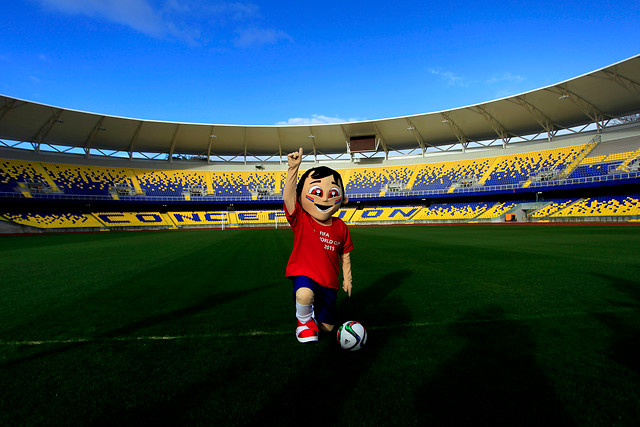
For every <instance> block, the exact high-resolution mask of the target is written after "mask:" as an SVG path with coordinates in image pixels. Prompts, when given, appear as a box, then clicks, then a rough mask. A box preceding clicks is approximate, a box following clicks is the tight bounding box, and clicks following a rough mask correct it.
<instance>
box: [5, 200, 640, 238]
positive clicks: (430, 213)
mask: <svg viewBox="0 0 640 427" xmlns="http://www.w3.org/2000/svg"><path fill="white" fill-rule="evenodd" d="M514 212H518V213H519V216H518V218H524V219H525V220H529V221H534V222H535V221H544V220H550V219H552V220H557V219H560V220H561V219H563V218H564V219H571V218H598V217H624V218H626V219H628V220H629V221H638V220H640V195H637V194H633V195H623V196H598V197H592V198H583V199H554V200H548V201H545V202H539V203H536V204H532V203H530V202H508V203H502V202H473V203H449V204H434V205H431V206H421V205H409V206H393V207H389V206H386V207H364V208H362V209H359V208H356V207H345V208H342V209H340V210H339V211H338V213H337V216H338V217H339V218H342V219H343V220H344V221H345V222H347V223H349V224H356V225H357V224H362V225H365V224H376V223H377V224H411V223H428V222H443V221H453V222H496V221H497V222H500V221H505V220H507V219H508V218H509V217H512V218H513V217H514V216H515V215H514V214H513V213H514ZM510 213H511V214H512V215H510ZM0 221H4V222H8V223H13V224H18V225H24V226H29V227H34V228H39V229H84V230H107V229H108V230H117V229H122V228H138V229H141V228H142V229H143V228H176V229H177V228H192V227H200V228H218V227H220V228H222V227H231V228H233V227H243V226H269V227H271V226H273V227H278V226H287V221H286V218H285V215H284V211H282V210H281V209H270V210H260V209H258V210H243V211H226V210H224V211H174V212H166V213H161V212H95V213H79V212H68V213H46V212H44V213H43V212H38V213H33V212H23V213H6V212H5V213H0Z"/></svg>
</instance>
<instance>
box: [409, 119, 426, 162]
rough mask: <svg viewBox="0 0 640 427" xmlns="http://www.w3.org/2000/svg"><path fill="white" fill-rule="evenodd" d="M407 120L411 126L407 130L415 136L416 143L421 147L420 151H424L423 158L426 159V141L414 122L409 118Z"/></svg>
mask: <svg viewBox="0 0 640 427" xmlns="http://www.w3.org/2000/svg"><path fill="white" fill-rule="evenodd" d="M406 120H407V123H408V124H409V127H408V128H407V130H408V131H409V132H411V133H413V136H415V138H416V141H418V145H419V146H420V150H421V151H422V157H424V155H425V152H426V151H427V149H426V147H425V144H424V139H423V138H422V135H420V132H419V131H418V130H417V129H416V127H415V126H414V125H413V122H412V121H411V120H410V119H409V118H407V119H406Z"/></svg>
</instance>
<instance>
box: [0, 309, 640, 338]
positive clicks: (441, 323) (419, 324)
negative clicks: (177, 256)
mask: <svg viewBox="0 0 640 427" xmlns="http://www.w3.org/2000/svg"><path fill="white" fill-rule="evenodd" d="M637 311H638V309H636V308H632V307H624V308H619V309H613V310H595V311H589V312H583V311H579V312H578V311H576V312H569V313H555V314H554V313H549V314H539V315H532V316H511V317H508V318H503V319H470V320H460V319H457V320H445V321H439V322H407V323H400V324H399V323H394V324H392V325H388V326H373V327H370V328H367V330H369V331H382V330H391V329H401V328H423V327H442V326H449V325H463V324H481V323H500V322H511V321H535V320H542V319H565V318H571V317H581V316H588V315H593V314H618V313H632V312H637ZM289 334H291V335H294V329H291V330H287V331H283V330H281V331H278V330H274V331H249V332H244V333H212V334H195V335H189V334H187V335H167V336H160V335H152V336H140V337H131V336H128V337H94V338H69V339H59V340H17V341H6V340H1V339H0V346H36V345H45V344H85V343H86V344H90V343H100V342H136V341H177V340H187V339H224V338H232V337H255V336H265V337H275V336H284V335H289Z"/></svg>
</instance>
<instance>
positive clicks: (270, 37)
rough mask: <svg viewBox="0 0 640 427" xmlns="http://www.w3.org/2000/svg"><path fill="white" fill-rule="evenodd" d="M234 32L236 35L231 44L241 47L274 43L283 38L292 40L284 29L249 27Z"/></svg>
mask: <svg viewBox="0 0 640 427" xmlns="http://www.w3.org/2000/svg"><path fill="white" fill-rule="evenodd" d="M236 33H237V34H238V36H237V37H236V38H235V39H234V41H233V44H234V45H235V46H236V47H241V48H248V47H253V46H262V45H266V44H275V43H278V42H280V41H283V40H286V41H293V39H292V38H291V36H290V35H288V34H287V33H285V32H284V31H280V30H274V29H261V28H250V29H241V30H237V31H236Z"/></svg>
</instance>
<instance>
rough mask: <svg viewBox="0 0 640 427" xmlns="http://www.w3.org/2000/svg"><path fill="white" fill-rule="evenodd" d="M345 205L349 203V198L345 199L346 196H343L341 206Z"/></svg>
mask: <svg viewBox="0 0 640 427" xmlns="http://www.w3.org/2000/svg"><path fill="white" fill-rule="evenodd" d="M347 203H349V198H348V197H347V195H346V194H345V195H344V197H343V198H342V204H343V205H346V204H347Z"/></svg>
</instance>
